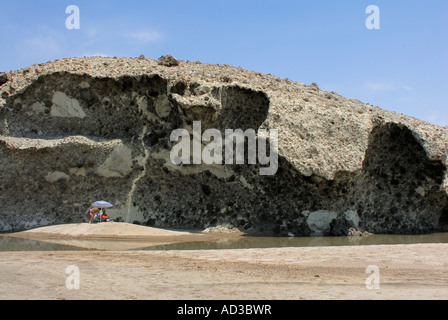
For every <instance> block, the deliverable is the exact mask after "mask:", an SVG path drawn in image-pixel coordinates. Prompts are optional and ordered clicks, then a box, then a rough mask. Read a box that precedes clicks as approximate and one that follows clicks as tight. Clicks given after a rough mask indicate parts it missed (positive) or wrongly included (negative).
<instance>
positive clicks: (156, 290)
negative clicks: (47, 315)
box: [0, 225, 448, 300]
mask: <svg viewBox="0 0 448 320" xmlns="http://www.w3.org/2000/svg"><path fill="white" fill-rule="evenodd" d="M84 227H85V226H84ZM109 227H110V229H113V228H116V227H117V225H109ZM121 227H123V226H121ZM52 228H53V229H52ZM58 228H59V229H58ZM61 228H62V229H61ZM78 228H82V226H78ZM102 228H106V229H107V227H104V226H102ZM132 228H133V227H132ZM57 229H58V230H57ZM63 229H64V227H51V228H47V229H43V230H37V231H36V230H34V231H30V232H28V233H26V236H27V237H31V234H32V233H33V236H34V237H35V236H38V235H39V232H40V231H42V233H41V234H40V236H42V237H44V236H48V235H49V234H53V238H57V237H56V235H57V234H58V235H59V237H60V236H61V235H62V234H65V237H70V236H69V235H68V233H69V232H68V230H69V229H70V230H71V231H70V232H73V231H74V230H75V229H76V228H74V226H73V225H72V226H70V227H67V226H66V227H65V231H64V230H63ZM88 229H89V228H88ZM106 229H104V230H103V233H102V234H100V235H97V236H98V237H101V236H102V237H104V236H106V235H107V234H108V231H107V230H106ZM138 229H140V228H138ZM51 230H53V231H51ZM56 230H57V231H56ZM79 230H80V229H78V231H79ZM86 230H87V229H85V230H84V231H83V232H84V233H89V232H91V231H92V229H91V228H90V231H86ZM44 231H45V232H44ZM109 231H110V230H109ZM122 231H123V230H122ZM133 231H134V232H135V231H136V229H133ZM140 231H143V229H140ZM144 232H146V234H145V237H146V238H147V239H150V238H151V237H154V238H157V241H161V239H162V238H163V240H164V241H167V242H170V241H180V240H181V239H182V237H185V238H187V239H188V238H189V239H190V240H191V238H192V237H196V239H197V240H198V241H200V239H201V237H202V236H203V235H204V234H191V233H188V232H185V233H177V232H176V231H169V230H157V229H155V230H152V228H151V229H144ZM20 236H21V237H22V236H23V233H22V234H21V235H20ZM71 236H72V237H82V232H78V234H76V235H75V234H71ZM89 236H90V237H93V238H95V235H93V234H89ZM126 236H129V235H127V233H126V232H125V231H123V232H122V233H121V235H120V237H121V238H120V240H125V239H126ZM204 236H206V237H210V236H211V235H204ZM213 236H217V235H216V234H214V235H213ZM218 236H222V235H218ZM133 238H134V239H135V235H133ZM129 240H131V238H130V239H129ZM70 266H75V267H76V268H77V269H78V270H79V284H80V287H79V289H76V288H75V289H73V288H72V289H70V288H68V287H67V283H66V281H67V279H68V278H69V277H70V276H71V274H70V273H66V272H67V270H68V269H67V268H68V267H70ZM369 266H374V267H375V268H376V269H375V273H373V274H372V273H370V272H369V273H366V271H370V270H367V268H368V267H369ZM369 277H370V278H369ZM372 277H375V279H376V280H377V283H378V285H379V288H376V289H375V288H371V287H368V286H366V279H367V278H369V279H372ZM0 283H1V284H2V285H1V286H0V299H2V300H4V299H21V300H22V299H44V300H47V299H48V300H53V299H69V300H72V299H73V300H80V299H89V300H91V299H114V300H116V299H120V300H121V299H147V300H159V299H162V300H165V299H168V300H191V299H193V300H196V299H197V300H202V299H207V300H218V299H224V300H228V299H231V300H300V299H316V300H319V299H344V300H345V299H350V300H351V299H375V300H376V299H406V300H409V299H448V244H413V245H381V246H376V245H374V246H345V247H309V248H270V249H235V250H233V249H232V250H203V251H199V250H196V251H62V252H61V251H58V252H0ZM369 284H370V282H369Z"/></svg>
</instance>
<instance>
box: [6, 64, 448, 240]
mask: <svg viewBox="0 0 448 320" xmlns="http://www.w3.org/2000/svg"><path fill="white" fill-rule="evenodd" d="M0 85H1V87H0V133H2V135H1V136H0V176H1V177H2V178H1V179H2V180H1V181H2V182H1V184H0V231H11V230H23V229H29V228H33V227H37V226H46V225H51V224H57V223H68V222H82V221H86V220H87V219H88V217H87V216H86V214H85V211H86V210H87V208H88V207H89V204H90V203H92V202H94V201H96V200H108V201H110V202H113V203H114V204H115V207H114V209H111V210H109V211H108V214H109V216H111V217H112V218H114V219H118V220H120V219H121V220H124V221H128V222H135V223H139V224H143V225H148V226H156V227H172V228H176V227H178V228H196V229H205V228H208V227H215V226H217V225H227V224H231V225H233V226H234V227H235V228H238V229H239V230H241V231H244V232H254V233H261V234H265V235H295V236H308V235H321V234H323V235H331V234H334V235H346V234H347V233H348V230H349V229H350V228H352V229H356V230H366V231H369V232H373V233H401V234H411V233H425V232H434V231H446V230H447V229H448V201H447V200H448V199H447V191H448V184H447V180H446V174H447V170H446V144H445V142H446V141H448V140H447V138H448V130H447V129H446V128H443V127H439V126H435V125H431V124H429V123H426V122H423V121H419V120H417V119H414V118H411V117H407V116H404V115H399V114H396V113H393V112H388V111H385V110H382V109H380V108H378V107H375V106H371V105H368V104H364V103H361V102H360V101H357V100H353V99H348V98H344V97H342V96H340V95H338V94H336V93H335V92H325V91H322V90H320V89H319V88H318V87H317V86H316V85H312V86H307V85H304V84H301V83H298V82H293V81H290V80H287V79H279V78H276V77H274V76H271V75H265V74H260V73H257V72H253V71H246V70H243V69H240V68H234V67H231V66H226V65H207V64H201V63H197V62H185V61H178V60H176V59H174V58H173V57H166V58H163V59H159V60H152V59H145V58H144V57H141V58H139V59H125V58H76V59H75V58H74V59H64V60H58V61H54V62H49V63H46V64H42V65H36V66H32V67H29V68H26V69H22V70H18V71H11V72H9V73H7V74H6V73H4V74H1V75H0ZM194 121H201V125H202V132H204V131H205V130H207V129H211V128H216V129H218V130H221V131H224V130H225V129H242V130H246V129H255V130H260V129H266V130H273V129H277V130H278V134H279V137H278V170H277V171H276V173H275V175H266V176H263V175H260V174H259V172H260V171H259V169H260V167H261V166H262V164H255V165H253V164H249V163H247V162H246V163H245V164H204V163H203V164H201V165H195V164H190V165H185V164H184V165H175V164H173V162H172V161H171V160H170V151H171V150H172V148H173V146H174V145H175V142H173V141H171V139H170V135H171V133H172V132H173V131H174V130H176V129H186V130H188V131H189V132H190V133H191V135H192V136H193V132H192V130H193V129H192V128H193V122H194ZM246 151H247V146H246Z"/></svg>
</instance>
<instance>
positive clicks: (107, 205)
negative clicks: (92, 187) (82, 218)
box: [92, 201, 114, 209]
mask: <svg viewBox="0 0 448 320" xmlns="http://www.w3.org/2000/svg"><path fill="white" fill-rule="evenodd" d="M113 206H114V205H113V204H112V203H110V202H107V201H97V202H94V203H92V207H95V208H99V209H102V208H104V209H107V208H112V207H113Z"/></svg>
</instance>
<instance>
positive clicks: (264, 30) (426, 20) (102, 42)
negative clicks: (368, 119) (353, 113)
mask: <svg viewBox="0 0 448 320" xmlns="http://www.w3.org/2000/svg"><path fill="white" fill-rule="evenodd" d="M69 5H76V6H78V7H79V10H80V29H79V30H76V29H73V30H69V29H67V28H66V19H67V18H68V17H69V14H67V13H66V8H67V6H69ZM369 5H376V6H377V7H378V8H379V10H380V16H379V18H380V20H379V22H380V29H379V30H377V29H373V30H369V29H368V28H367V27H366V19H368V17H369V16H370V14H366V8H367V7H368V6H369ZM141 54H144V55H145V56H146V57H149V58H155V59H157V58H159V57H160V56H162V55H165V54H172V55H173V56H175V57H176V58H178V59H182V60H190V61H201V62H205V63H216V64H229V65H233V66H236V67H243V68H245V69H249V70H254V71H258V72H262V73H270V74H273V75H275V76H278V77H281V78H289V79H291V80H294V81H300V82H302V83H305V84H311V83H312V82H316V83H317V84H318V85H319V87H320V88H321V89H323V90H327V91H336V92H337V93H339V94H341V95H343V96H346V97H349V98H356V99H359V100H361V101H363V102H365V103H370V104H372V105H377V106H379V107H381V108H383V109H388V110H392V111H396V112H398V113H403V114H406V115H409V116H413V117H416V118H419V119H422V120H426V121H428V122H431V123H434V124H439V125H448V76H447V75H448V1H446V0H428V1H423V0H368V1H367V0H313V1H312V0H225V1H215V0H188V1H187V0H169V1H160V0H159V1H153V0H127V1H118V0H89V1H85V0H70V1H65V0H15V1H2V4H1V6H0V71H9V70H14V69H20V68H24V67H28V66H30V65H32V64H36V63H42V62H47V61H49V60H54V59H58V58H66V57H83V56H95V55H103V56H112V57H113V56H118V57H138V56H140V55H141Z"/></svg>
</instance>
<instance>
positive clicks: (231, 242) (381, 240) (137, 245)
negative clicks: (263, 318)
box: [0, 233, 448, 251]
mask: <svg viewBox="0 0 448 320" xmlns="http://www.w3.org/2000/svg"><path fill="white" fill-rule="evenodd" d="M417 243H448V233H436V234H427V235H371V236H369V237H360V238H356V237H298V238H278V237H250V236H245V237H240V238H235V239H223V240H219V241H205V242H198V241H196V242H183V243H174V244H162V245H160V244H154V243H151V242H145V241H138V242H135V241H134V242H130V241H125V240H101V241H94V242H93V241H89V240H79V239H78V240H64V242H63V244H61V243H55V242H54V241H52V240H48V241H36V240H28V239H18V238H11V237H1V236H0V251H80V250H117V251H136V250H144V251H146V250H217V249H220V250H223V249H224V250H225V249H250V248H282V247H321V246H325V247H328V246H358V245H392V244H417Z"/></svg>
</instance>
